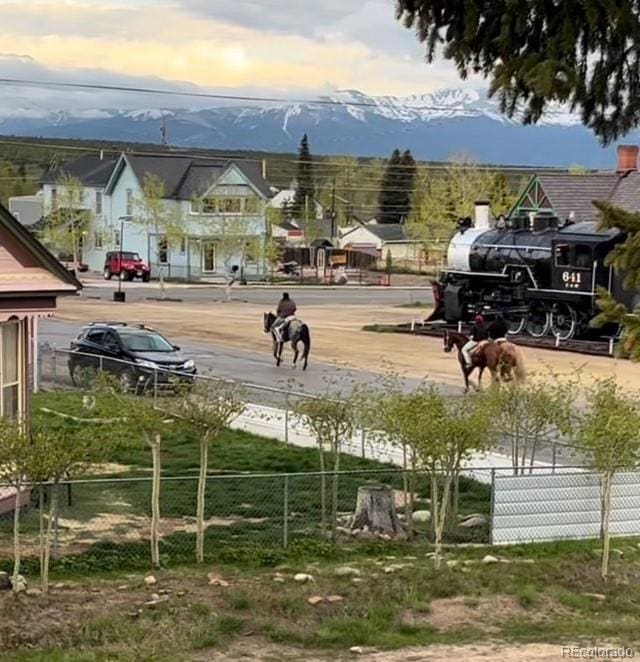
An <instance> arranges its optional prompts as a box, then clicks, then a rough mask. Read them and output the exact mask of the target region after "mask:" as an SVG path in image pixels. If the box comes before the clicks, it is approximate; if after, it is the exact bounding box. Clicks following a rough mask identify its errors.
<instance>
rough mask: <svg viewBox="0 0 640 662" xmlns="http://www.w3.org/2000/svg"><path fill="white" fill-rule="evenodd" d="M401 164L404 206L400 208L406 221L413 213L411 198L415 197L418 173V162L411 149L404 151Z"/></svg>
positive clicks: (402, 220) (402, 219)
mask: <svg viewBox="0 0 640 662" xmlns="http://www.w3.org/2000/svg"><path fill="white" fill-rule="evenodd" d="M400 165H401V166H402V171H401V175H402V182H401V186H400V188H401V189H402V205H403V207H404V208H403V209H401V210H400V211H401V212H402V218H401V222H402V223H406V221H407V220H408V219H409V215H410V214H411V200H412V198H413V189H414V187H415V183H416V173H417V168H416V162H415V159H414V158H413V156H412V154H411V151H410V150H406V151H405V152H404V154H403V155H402V159H401V160H400Z"/></svg>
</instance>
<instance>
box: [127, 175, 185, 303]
mask: <svg viewBox="0 0 640 662" xmlns="http://www.w3.org/2000/svg"><path fill="white" fill-rule="evenodd" d="M131 223H132V224H133V225H134V226H136V227H138V228H141V229H142V230H143V231H144V233H145V234H146V235H147V236H151V235H153V241H151V250H152V251H153V254H154V256H155V260H156V263H157V265H158V283H159V286H160V297H161V298H162V299H164V298H165V297H166V288H165V282H164V269H165V264H164V262H165V260H164V259H163V258H164V256H165V255H166V256H167V257H168V255H169V253H170V251H171V247H172V246H175V245H176V243H179V242H180V241H181V240H182V239H183V238H184V237H186V234H187V229H186V224H185V219H184V218H183V216H182V212H181V211H180V207H179V205H178V204H177V203H175V201H171V200H168V193H167V190H166V184H165V181H164V180H163V179H162V178H161V177H160V176H159V175H156V174H151V173H146V174H145V176H144V181H143V185H142V194H141V195H139V196H137V197H135V198H134V201H133V216H132V218H131ZM120 240H121V241H122V237H121V239H120Z"/></svg>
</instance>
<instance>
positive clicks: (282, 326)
mask: <svg viewBox="0 0 640 662" xmlns="http://www.w3.org/2000/svg"><path fill="white" fill-rule="evenodd" d="M296 310H297V308H296V304H295V301H294V300H293V299H292V298H291V297H290V296H289V293H288V292H284V293H283V295H282V299H280V302H279V303H278V308H277V310H276V315H277V317H276V319H275V322H274V323H273V326H272V327H271V330H272V331H273V332H274V333H275V335H276V338H277V339H278V342H282V341H283V340H284V338H285V333H286V330H287V327H288V326H289V322H290V321H291V319H292V318H293V316H294V315H295V314H296Z"/></svg>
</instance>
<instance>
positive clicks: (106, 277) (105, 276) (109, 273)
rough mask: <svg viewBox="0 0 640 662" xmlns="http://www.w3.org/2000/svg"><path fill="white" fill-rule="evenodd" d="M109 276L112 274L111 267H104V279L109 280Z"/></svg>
mask: <svg viewBox="0 0 640 662" xmlns="http://www.w3.org/2000/svg"><path fill="white" fill-rule="evenodd" d="M111 276H113V274H112V273H111V269H105V270H104V279H105V280H111Z"/></svg>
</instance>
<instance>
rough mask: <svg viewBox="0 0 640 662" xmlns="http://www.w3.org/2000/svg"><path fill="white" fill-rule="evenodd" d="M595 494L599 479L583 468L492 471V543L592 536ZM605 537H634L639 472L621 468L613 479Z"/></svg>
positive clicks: (596, 519) (638, 528)
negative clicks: (515, 472)
mask: <svg viewBox="0 0 640 662" xmlns="http://www.w3.org/2000/svg"><path fill="white" fill-rule="evenodd" d="M600 495H601V492H600V477H599V476H598V475H597V474H594V473H590V472H586V471H576V470H574V471H573V472H571V473H555V474H552V473H548V472H540V471H539V470H538V471H537V472H535V473H534V474H533V475H525V476H504V475H495V477H494V489H493V504H492V523H491V534H492V542H493V543H494V544H514V543H525V542H543V541H550V540H579V539H583V538H598V537H599V536H600V519H601V496H600ZM611 535H612V536H634V535H640V472H637V471H632V472H621V473H619V474H617V475H616V476H615V478H614V482H613V493H612V512H611Z"/></svg>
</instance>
